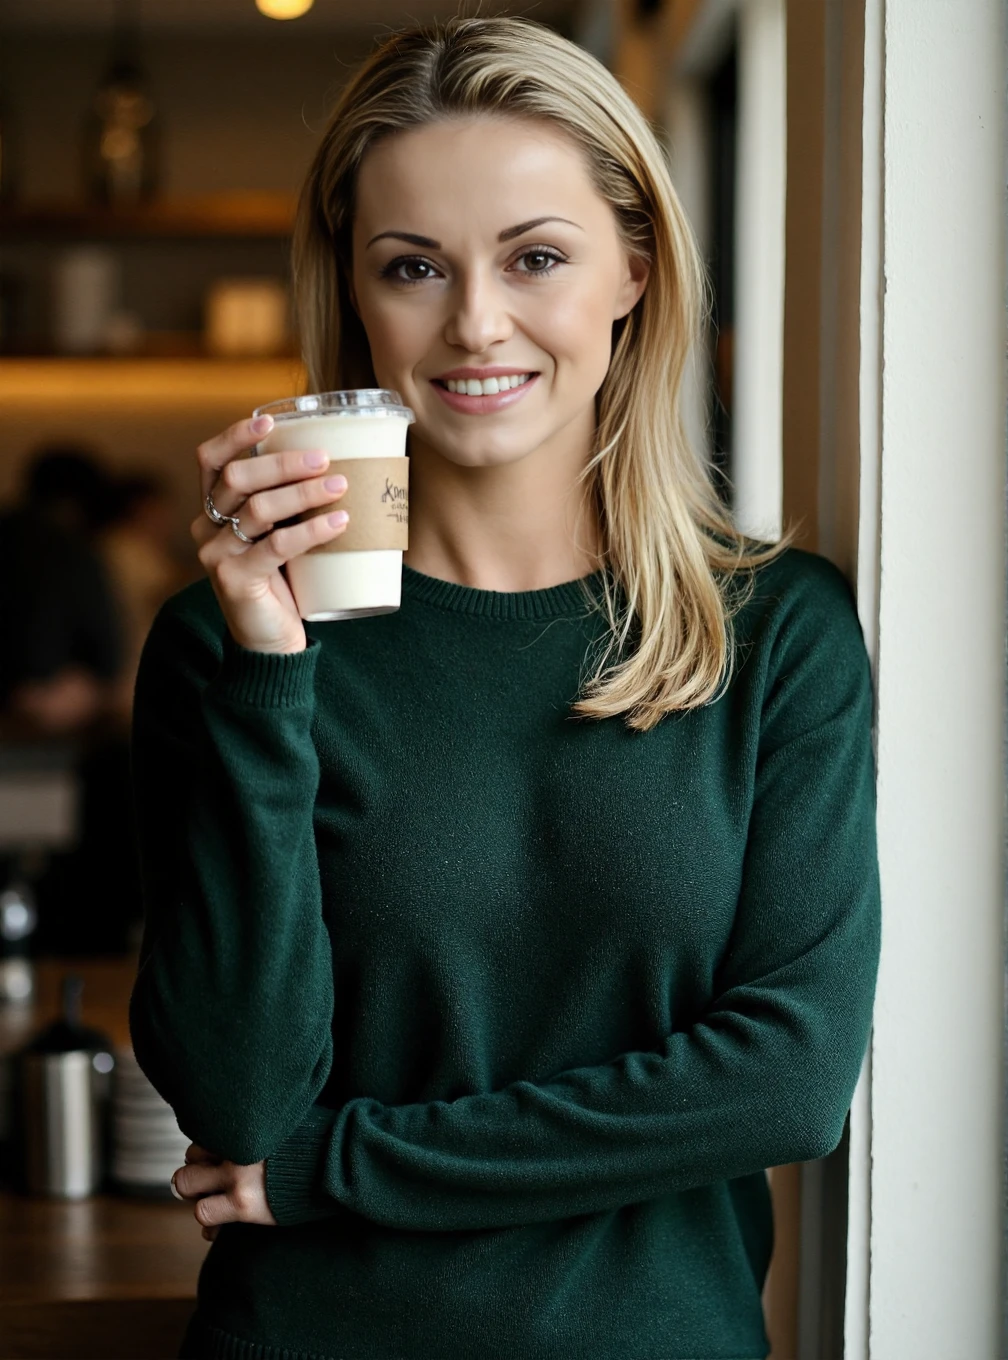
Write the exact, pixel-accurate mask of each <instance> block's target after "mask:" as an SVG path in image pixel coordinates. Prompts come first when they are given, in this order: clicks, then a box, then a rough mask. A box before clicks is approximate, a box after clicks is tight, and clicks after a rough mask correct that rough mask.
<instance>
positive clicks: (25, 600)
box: [0, 0, 1008, 1360]
mask: <svg viewBox="0 0 1008 1360" xmlns="http://www.w3.org/2000/svg"><path fill="white" fill-rule="evenodd" d="M459 8H461V10H462V12H464V13H470V14H483V15H489V14H494V13H501V12H504V13H509V14H524V15H527V16H528V17H531V18H534V19H536V20H538V21H540V22H541V23H544V24H548V25H550V26H552V27H554V28H555V29H557V30H558V31H559V32H561V33H562V34H564V35H565V36H566V37H568V38H570V39H572V40H573V41H575V42H577V43H580V44H581V45H583V46H584V47H585V48H586V49H588V50H589V51H591V52H592V53H593V54H594V55H595V56H596V57H597V58H598V59H599V60H600V61H602V62H603V63H604V64H605V65H606V66H608V67H609V68H610V69H611V70H613V71H614V72H615V74H616V75H617V77H618V78H619V80H620V81H621V82H622V83H623V85H624V86H625V88H626V89H627V90H628V91H629V92H630V93H631V94H632V96H633V97H634V99H635V100H636V101H637V102H638V104H639V105H640V106H641V108H642V109H643V111H644V113H645V114H646V116H647V117H648V118H649V119H650V120H651V123H652V126H653V127H654V129H655V131H656V133H657V134H658V136H659V138H660V140H661V142H662V144H663V147H664V149H665V151H666V153H667V156H668V159H669V165H670V168H671V171H672V174H673V178H674V181H675V184H676V187H677V190H678V192H679V195H680V198H681V200H682V202H683V205H684V207H685V209H686V212H687V214H688V215H689V217H690V220H691V222H692V225H693V228H694V231H695V233H696V236H697V240H698V242H699V245H700V248H701V250H702V253H703V255H704V258H705V260H706V262H707V268H708V275H709V279H710V285H711V302H712V310H711V318H710V326H709V330H708V332H707V334H706V335H705V337H704V338H703V343H702V344H701V345H700V346H699V348H698V351H697V352H696V353H695V354H694V356H693V360H692V365H691V369H690V373H689V376H688V383H687V391H686V394H685V420H686V425H687V428H688V431H689V434H690V436H691V438H692V441H693V443H694V446H695V447H696V449H697V451H698V452H699V454H700V455H701V456H702V457H703V458H705V459H707V460H708V461H709V463H710V465H711V467H712V469H713V473H714V476H715V481H716V483H717V485H718V486H719V490H720V492H721V494H722V495H723V497H724V499H725V501H726V503H727V504H728V505H729V506H730V509H731V512H732V514H733V516H734V518H735V520H736V522H737V523H738V524H739V525H740V527H742V528H744V529H746V530H748V531H749V532H752V533H756V534H760V535H763V536H765V537H768V538H777V537H779V534H780V532H781V528H782V525H783V524H784V523H785V522H787V523H791V522H793V521H796V520H797V521H799V522H800V530H801V536H800V537H799V540H798V543H799V546H801V547H804V548H807V549H810V550H812V551H816V552H819V553H822V554H823V555H825V556H827V557H828V558H830V559H831V560H832V561H833V562H835V563H836V564H837V565H838V566H839V567H840V569H841V570H842V571H843V572H844V573H845V575H846V576H847V579H848V580H849V581H850V582H851V583H852V587H854V588H855V592H856V595H857V599H858V606H859V616H860V618H861V621H862V626H863V630H864V633H865V641H866V644H867V647H868V650H869V654H870V657H871V660H872V665H873V669H874V670H875V671H876V680H877V681H878V678H879V675H878V657H879V650H880V645H881V642H883V641H884V643H885V649H884V655H885V659H886V669H885V671H884V672H883V673H882V674H881V679H882V680H883V681H884V686H883V687H882V688H881V689H880V691H879V700H878V712H877V715H876V725H877V733H876V736H877V745H876V751H877V761H878V789H879V831H880V847H881V853H882V866H883V881H884V894H883V895H884V900H885V905H886V923H887V924H886V932H885V935H886V939H885V944H884V950H883V955H884V957H883V964H884V966H883V968H882V971H881V975H880V990H879V1004H878V1005H877V1012H876V1013H877V1021H876V1028H875V1032H874V1034H873V1039H872V1047H871V1051H870V1054H869V1058H870V1061H867V1062H866V1065H865V1070H864V1072H863V1074H862V1081H861V1083H860V1084H859V1087H858V1091H857V1093H856V1094H855V1099H854V1104H853V1106H852V1110H851V1115H850V1119H849V1124H848V1128H847V1129H846V1130H845V1133H844V1138H843V1141H842V1142H841V1144H840V1146H839V1147H838V1148H837V1150H836V1151H835V1153H833V1154H831V1155H830V1156H829V1157H827V1158H824V1159H821V1160H820V1161H818V1162H810V1163H804V1164H802V1165H800V1166H785V1167H776V1168H773V1169H772V1170H771V1172H770V1175H769V1182H770V1191H771V1194H772V1196H773V1201H774V1212H775V1228H776V1235H775V1244H774V1254H773V1259H772V1262H771V1267H770V1273H769V1277H768V1279H767V1282H766V1288H765V1290H764V1296H763V1297H764V1308H765V1313H766V1318H767V1328H768V1333H769V1335H770V1337H771V1340H772V1345H773V1350H772V1355H771V1360H839V1358H840V1357H841V1356H843V1357H845V1360H869V1357H870V1356H876V1355H877V1356H880V1357H882V1356H885V1357H889V1356H900V1357H902V1356H910V1355H913V1356H915V1357H920V1360H930V1357H934V1360H950V1357H953V1356H955V1357H966V1356H969V1357H971V1360H972V1357H977V1358H978V1360H979V1357H980V1356H981V1355H983V1356H988V1355H990V1356H993V1355H994V1354H995V1351H994V1348H993V1344H992V1342H991V1340H990V1338H992V1337H993V1334H994V1329H995V1319H996V1325H997V1326H999V1327H1001V1329H1002V1330H1003V1334H1004V1337H1005V1338H1008V1307H1006V1306H1005V1293H1004V1291H1003V1290H1002V1287H1001V1276H1000V1275H999V1276H998V1279H997V1280H995V1278H994V1271H993V1268H992V1267H991V1266H990V1263H991V1262H992V1261H993V1259H994V1250H995V1247H996V1246H997V1245H998V1244H999V1243H1000V1241H1001V1234H1002V1216H1003V1215H1002V1206H1003V1182H1001V1183H999V1182H998V1179H997V1178H998V1176H999V1175H1000V1173H1001V1170H1002V1158H1003V1156H1004V1142H1003V1136H1002V1135H1003V1127H1002V1126H1001V1125H1000V1124H998V1125H997V1128H995V1124H996V1121H997V1120H1000V1119H1001V1116H1002V1110H1003V1100H1002V1091H1003V1076H1004V1072H1003V1068H1002V1053H1003V1051H1005V1050H1004V1032H1003V1027H1004V1009H1003V1001H1004V992H1003V984H1004V977H1003V961H1004V934H1003V923H1004V896H1003V893H1004V879H1003V863H1004V853H1005V850H1004V839H1003V831H1002V827H1001V825H1000V823H999V824H997V825H995V823H994V820H993V819H992V817H991V816H987V813H988V812H989V809H990V807H992V806H993V803H994V798H993V797H992V795H991V790H992V789H1000V790H1003V786H1004V758H1003V740H1002V739H1003V703H1004V683H1003V639H1004V634H1003V623H1004V607H1003V589H1004V575H1005V573H1004V533H1003V522H1002V515H1003V502H1004V485H1003V465H1004V396H1003V383H1004V375H1003V373H1002V372H1001V370H1000V369H999V368H998V367H997V365H998V364H1000V363H1001V357H1002V356H1003V353H1004V301H1003V300H1004V276H1003V268H1004V261H1005V256H1006V247H1005V234H1004V203H1003V178H1004V176H1003V169H1004V160H1003V154H1004V153H1003V144H1002V142H1001V141H999V139H1000V138H1001V137H1002V133H1003V116H1004V107H1003V104H1004V101H1003V86H1004V79H1003V78H1004V47H1003V43H1002V37H1003V34H1002V32H1001V28H999V25H1001V27H1002V28H1003V8H1002V6H1001V5H1000V0H969V3H963V4H960V5H955V6H949V5H948V4H947V3H944V2H943V0H842V3H840V2H839V0H515V2H514V3H510V4H508V3H504V2H503V0H460V5H459ZM455 12H456V3H455V0H450V2H449V3H446V4H443V3H439V2H438V0H412V3H408V4H405V3H399V0H367V3H366V4H359V3H354V0H0V1356H2V1357H5V1358H6V1357H25V1358H30V1357H60V1356H63V1357H65V1356H69V1355H73V1356H81V1357H90V1356H94V1357H96V1358H97V1357H103V1360H108V1357H113V1356H122V1357H133V1358H134V1360H135V1358H136V1357H139V1356H144V1357H154V1356H172V1355H175V1354H176V1353H177V1349H176V1348H177V1344H178V1340H179V1337H180V1335H181V1333H182V1330H183V1327H184V1324H185V1321H186V1320H187V1318H188V1316H189V1314H190V1312H191V1310H192V1306H193V1296H194V1292H195V1284H196V1277H197V1273H198V1270H199V1267H200V1264H201V1262H202V1259H203V1256H204V1254H205V1251H206V1249H207V1244H206V1243H205V1242H204V1241H203V1240H202V1238H201V1237H200V1234H199V1231H198V1229H197V1227H196V1225H195V1223H194V1221H193V1219H192V1216H191V1211H190V1209H189V1207H188V1206H182V1205H179V1204H177V1203H175V1202H174V1201H173V1200H171V1199H170V1197H169V1195H168V1188H167V1187H168V1179H169V1176H170V1174H171V1172H172V1171H173V1170H174V1169H175V1168H176V1167H177V1166H178V1165H180V1164H181V1161H182V1158H183V1155H184V1152H185V1148H186V1145H187V1140H186V1139H185V1137H184V1136H183V1135H182V1133H181V1131H180V1130H179V1129H178V1126H177V1124H176V1123H175V1121H174V1116H173V1114H172V1112H171V1110H170V1109H169V1108H168V1107H167V1106H166V1105H165V1104H164V1102H163V1101H161V1100H160V1097H159V1096H158V1095H157V1093H156V1092H155V1091H154V1090H153V1088H152V1087H151V1086H150V1085H149V1083H147V1082H146V1079H145V1078H144V1076H143V1074H142V1073H141V1072H140V1071H139V1069H138V1068H137V1066H136V1063H135V1060H134V1058H133V1054H132V1051H131V1048H130V1043H129V1033H128V1025H127V1010H126V1008H127V1001H128V997H129V992H130V987H131V983H132V978H133V975H134V972H135V968H136V954H137V947H138V942H139V932H140V928H141V917H142V908H141V902H140V894H139V885H138V868H137V861H136V851H135V844H134V838H133V831H132V808H131V800H130V790H129V748H128V739H129V723H130V706H131V698H132V687H133V678H134V675H135V671H136V665H137V660H138V656H139V652H140V648H141V647H142V645H143V641H144V637H145V635H146V632H147V630H148V629H149V627H150V624H151V621H152V619H153V617H154V614H155V613H156V611H157V609H158V608H159V606H160V604H161V602H162V601H163V600H164V599H165V598H166V597H167V596H168V595H170V594H171V593H172V592H174V591H176V590H178V589H179V588H181V587H182V586H184V585H185V584H186V583H187V582H189V581H192V580H194V579H196V578H197V577H198V576H199V575H200V570H199V565H198V562H197V561H196V558H195V553H194V546H193V544H192V542H191V540H190V538H189V532H188V526H189V523H190V522H191V520H192V518H193V517H194V516H195V515H196V514H197V513H198V512H199V509H200V503H199V494H198V483H197V476H196V465H195V456H194V455H195V448H196V445H197V444H198V443H199V442H201V441H202V440H204V439H205V438H207V437H208V436H209V435H212V434H214V433H216V432H217V431H218V430H220V429H222V428H224V427H225V426H226V425H227V424H229V423H230V422H232V421H234V420H237V419H239V418H241V417H243V416H246V415H248V414H249V413H250V411H251V410H252V408H253V407H254V406H256V405H259V404H261V403H264V402H268V401H271V400H275V399H278V398H281V397H284V396H288V395H291V394H292V393H294V392H297V391H299V390H303V387H302V382H303V375H302V373H301V370H300V366H299V362H298V357H297V354H298V350H297V338H296V336H295V335H294V334H293V330H292V325H291V316H290V306H289V291H288V252H289V240H290V232H291V226H292V221H293V214H294V200H295V194H296V191H297V189H298V186H299V183H300V180H301V178H302V176H303V173H304V171H305V169H306V167H307V165H308V163H309V161H310V158H311V156H312V154H313V151H314V148H315V146H316V144H317V141H318V138H319V136H320V133H321V130H322V128H323V126H324V123H325V119H326V114H327V110H328V109H329V107H330V106H331V104H332V101H333V99H334V97H335V95H336V94H337V93H338V91H339V90H340V88H341V86H342V84H343V82H344V81H345V80H346V79H347V77H348V75H349V73H350V72H351V70H352V69H353V67H354V65H355V64H356V63H357V62H358V61H359V60H360V59H361V58H362V57H363V56H365V55H366V54H367V53H368V51H370V50H371V48H372V46H373V45H374V43H375V42H376V40H379V39H381V38H382V37H383V35H385V34H387V33H388V32H389V31H390V30H391V29H393V28H396V27H400V26H402V25H404V24H408V23H409V22H411V21H415V20H424V19H431V18H434V17H439V18H442V19H444V18H447V17H449V16H450V15H451V14H453V13H455ZM999 195H1000V197H999ZM998 214H1000V216H999V215H998ZM883 299H884V315H883ZM883 319H884V325H883ZM995 469H996V471H995ZM999 477H1001V478H1002V480H1000V481H999V480H998V478H999ZM883 504H884V505H885V516H884V518H883V516H882V506H883ZM936 544H943V545H946V546H949V547H950V549H951V550H950V551H949V552H948V553H944V554H941V555H940V554H938V553H937V552H936V550H935V546H934V545H936ZM883 560H884V561H885V564H886V571H885V572H883V571H882V563H883ZM963 657H969V658H970V664H969V665H964V664H962V658H963ZM936 714H937V715H939V716H938V718H936V717H935V715H936ZM878 733H881V736H878ZM922 733H923V734H925V736H924V738H923V739H922ZM964 807H965V808H967V809H968V815H966V816H964V815H963V808H964ZM985 818H986V819H985ZM964 903H968V904H969V910H968V911H967V910H964V909H963V904H964ZM960 965H961V966H960ZM957 967H959V971H958V972H957V971H956V968H957ZM939 976H940V977H941V978H942V984H941V987H937V986H936V985H934V983H933V979H935V978H937V977H939ZM873 1073H875V1074H877V1075H876V1076H875V1077H873V1075H872V1074H873ZM950 1187H954V1193H953V1190H952V1189H951V1188H950ZM1005 1259H1008V1252H1006V1256H1005ZM869 1266H870V1271H871V1275H870V1284H871V1287H870V1288H869ZM874 1338H880V1340H879V1341H878V1344H877V1346H876V1343H875V1340H874ZM1006 1344H1008V1342H1006ZM1002 1353H1004V1352H1002Z"/></svg>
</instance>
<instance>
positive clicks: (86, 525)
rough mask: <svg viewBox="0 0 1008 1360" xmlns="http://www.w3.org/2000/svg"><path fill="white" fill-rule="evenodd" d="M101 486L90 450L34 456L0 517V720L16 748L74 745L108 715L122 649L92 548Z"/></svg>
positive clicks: (104, 482)
mask: <svg viewBox="0 0 1008 1360" xmlns="http://www.w3.org/2000/svg"><path fill="white" fill-rule="evenodd" d="M108 498H109V480H108V477H107V475H106V473H105V472H104V471H103V470H102V468H101V465H100V464H99V462H98V461H97V459H96V457H95V455H94V454H93V453H92V451H91V450H90V449H87V448H83V447H77V446H65V445H52V446H45V447H43V448H40V449H39V450H37V451H36V453H35V454H34V455H33V456H32V458H31V459H30V461H29V463H28V465H27V469H26V472H25V476H24V480H23V483H22V496H21V503H20V504H19V505H16V506H14V507H12V508H9V509H7V510H6V511H5V512H4V513H3V514H2V515H0V639H2V643H0V714H2V718H3V729H4V732H5V734H6V735H8V736H13V737H15V738H16V739H17V738H21V737H24V738H26V739H28V740H45V739H47V738H66V737H70V738H73V737H79V736H81V735H83V734H84V733H85V732H86V731H87V730H88V729H89V728H91V727H92V726H93V725H94V724H96V723H100V722H101V721H102V719H103V718H104V717H105V716H106V715H107V714H108V712H109V710H110V705H111V703H112V700H113V697H114V687H115V682H116V680H117V678H118V676H119V672H120V669H121V666H122V660H123V639H122V633H121V628H120V623H119V619H118V617H117V610H116V606H115V602H114V598H113V595H112V591H111V586H110V583H109V579H108V574H107V572H106V569H105V567H104V564H103V563H102V560H101V557H100V556H99V554H98V553H97V552H96V550H95V547H94V539H95V535H96V533H97V531H98V529H99V527H100V525H101V523H102V520H103V517H104V515H105V513H106V508H107V505H108Z"/></svg>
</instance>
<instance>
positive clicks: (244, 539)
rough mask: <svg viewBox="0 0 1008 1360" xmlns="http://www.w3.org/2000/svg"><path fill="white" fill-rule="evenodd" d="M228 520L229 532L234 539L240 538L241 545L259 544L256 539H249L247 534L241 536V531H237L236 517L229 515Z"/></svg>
mask: <svg viewBox="0 0 1008 1360" xmlns="http://www.w3.org/2000/svg"><path fill="white" fill-rule="evenodd" d="M228 519H229V520H230V523H231V532H232V533H233V534H234V536H235V538H240V539H241V541H242V542H243V543H258V542H259V540H258V539H257V538H249V536H248V534H243V533H242V531H241V529H239V527H238V517H237V515H229V516H228Z"/></svg>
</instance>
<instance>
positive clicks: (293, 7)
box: [256, 0, 315, 19]
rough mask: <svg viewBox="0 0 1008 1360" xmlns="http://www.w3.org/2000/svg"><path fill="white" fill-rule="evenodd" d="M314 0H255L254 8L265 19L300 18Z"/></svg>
mask: <svg viewBox="0 0 1008 1360" xmlns="http://www.w3.org/2000/svg"><path fill="white" fill-rule="evenodd" d="M314 3H315V0H256V9H257V10H258V11H259V13H260V14H265V15H266V17H267V19H300V18H301V15H302V14H307V13H308V11H309V10H310V9H311V7H312V5H313V4H314Z"/></svg>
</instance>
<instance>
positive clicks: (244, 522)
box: [190, 415, 348, 652]
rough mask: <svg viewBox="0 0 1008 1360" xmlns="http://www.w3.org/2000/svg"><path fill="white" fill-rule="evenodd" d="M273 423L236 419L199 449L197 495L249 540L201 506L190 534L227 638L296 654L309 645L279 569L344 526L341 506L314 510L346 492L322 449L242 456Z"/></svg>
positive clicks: (252, 648)
mask: <svg viewBox="0 0 1008 1360" xmlns="http://www.w3.org/2000/svg"><path fill="white" fill-rule="evenodd" d="M272 426H273V421H272V418H271V417H270V416H268V415H267V416H260V417H258V419H252V420H240V421H238V422H237V423H236V424H234V425H232V426H230V427H229V428H228V429H227V430H225V431H223V432H222V433H221V434H219V435H217V436H215V437H214V438H213V439H209V440H207V441H206V442H205V443H203V444H201V445H200V446H199V448H198V450H197V461H198V463H199V468H200V500H201V503H205V500H206V497H207V495H210V496H211V497H212V502H213V505H214V506H215V507H216V509H217V510H218V512H219V513H220V514H221V515H227V516H234V517H237V519H238V522H239V525H238V527H239V528H240V529H241V532H242V534H243V535H244V536H245V538H247V539H252V540H253V542H251V543H246V542H244V541H243V540H242V539H240V538H239V537H238V536H237V534H235V533H234V532H233V531H232V528H231V525H230V524H225V525H223V526H220V527H219V526H217V525H216V524H214V523H213V522H212V520H211V519H210V518H209V517H208V515H207V514H205V513H203V512H202V511H201V512H200V514H199V515H198V516H197V517H196V519H195V520H193V522H192V524H191V526H190V532H191V533H192V536H193V538H194V539H195V541H196V542H197V543H198V544H199V554H198V555H199V560H200V562H201V563H202V565H203V568H204V570H205V571H206V573H207V575H208V576H209V577H210V582H211V585H212V586H213V589H214V594H215V595H216V596H217V599H218V601H219V603H220V607H221V611H222V613H223V614H224V618H225V620H226V622H227V625H228V629H229V630H230V632H231V636H232V637H233V638H234V640H235V641H236V642H237V643H238V644H239V645H240V646H242V647H245V648H247V649H248V650H249V651H257V652H300V651H303V650H304V649H305V647H306V646H307V645H308V640H307V636H306V634H305V630H304V624H303V623H302V620H301V615H300V613H299V611H298V607H297V604H296V603H295V601H294V596H293V595H292V593H291V590H290V587H289V586H288V584H287V581H286V580H285V578H284V575H283V573H282V571H281V570H280V569H281V567H282V566H283V565H284V563H286V562H289V561H290V560H291V559H292V558H294V557H297V556H299V555H301V554H302V553H305V552H307V551H308V549H310V548H314V547H316V546H317V545H319V544H321V543H327V542H329V541H331V540H332V539H334V538H336V537H337V536H338V535H339V534H341V533H342V532H343V531H344V529H345V528H346V523H347V519H348V516H347V513H346V511H339V510H337V511H334V512H333V513H331V514H315V515H311V516H309V517H308V518H306V519H304V520H302V521H300V522H298V523H296V524H286V523H284V522H283V521H286V520H288V519H289V518H290V517H291V516H294V515H301V514H303V513H304V512H306V511H311V510H317V509H318V508H319V507H320V506H324V505H327V504H330V503H331V502H333V501H336V500H338V499H339V498H340V496H342V495H343V493H344V492H345V490H346V479H345V478H344V477H341V476H337V477H335V478H333V477H330V476H329V475H328V466H329V455H328V454H327V453H325V452H324V451H322V450H314V449H307V450H305V449H291V450H283V451H277V452H272V453H268V454H263V455H261V456H260V457H258V458H249V457H247V456H246V455H247V454H248V453H249V451H250V450H251V449H252V448H253V447H254V446H255V444H256V442H257V440H259V439H262V438H263V436H264V435H266V434H267V433H268V432H269V430H270V429H271V428H272Z"/></svg>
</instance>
